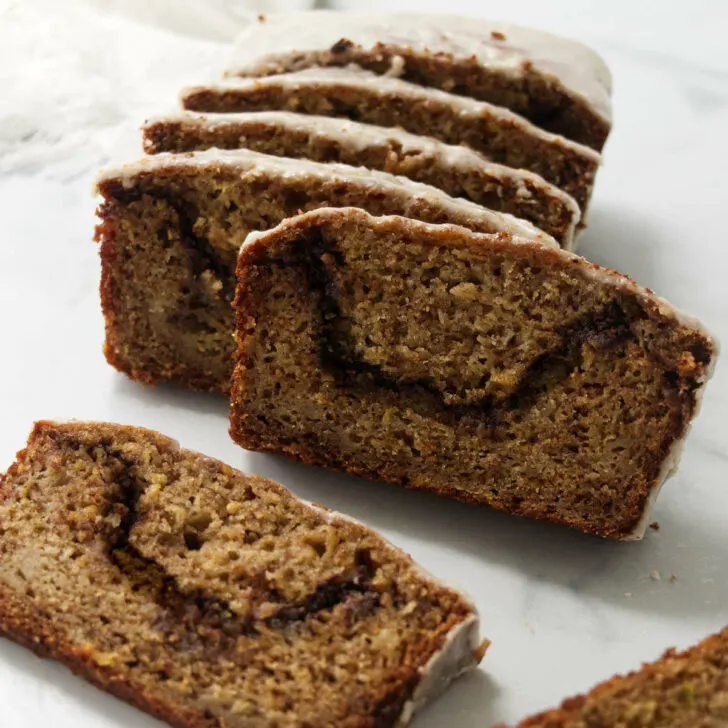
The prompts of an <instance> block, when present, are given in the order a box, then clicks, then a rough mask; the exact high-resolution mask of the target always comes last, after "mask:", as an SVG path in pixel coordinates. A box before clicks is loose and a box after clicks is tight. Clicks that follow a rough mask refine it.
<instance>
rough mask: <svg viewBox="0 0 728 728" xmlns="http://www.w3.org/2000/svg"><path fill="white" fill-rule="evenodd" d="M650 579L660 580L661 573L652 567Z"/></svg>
mask: <svg viewBox="0 0 728 728" xmlns="http://www.w3.org/2000/svg"><path fill="white" fill-rule="evenodd" d="M650 579H652V581H662V575H661V574H660V572H659V571H658V570H657V569H654V570H653V571H651V572H650Z"/></svg>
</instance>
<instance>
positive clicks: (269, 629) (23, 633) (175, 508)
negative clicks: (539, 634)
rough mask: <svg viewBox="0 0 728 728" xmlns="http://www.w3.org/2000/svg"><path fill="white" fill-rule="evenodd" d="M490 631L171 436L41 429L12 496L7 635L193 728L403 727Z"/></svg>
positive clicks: (268, 485)
mask: <svg viewBox="0 0 728 728" xmlns="http://www.w3.org/2000/svg"><path fill="white" fill-rule="evenodd" d="M477 631H478V620H477V615H476V613H475V611H474V609H473V607H472V605H471V604H470V603H469V602H468V601H467V600H466V599H465V598H463V597H462V596H461V595H460V594H458V593H456V592H454V591H452V590H450V589H448V588H446V587H444V586H442V585H441V584H439V583H438V582H436V581H435V580H434V579H433V578H431V577H429V576H428V575H426V574H425V573H424V572H422V571H421V570H420V569H419V568H418V567H417V566H416V565H415V564H414V563H413V562H412V560H411V559H410V558H409V557H408V556H407V555H405V554H404V553H403V552H401V551H400V550H398V549H396V548H395V547H393V546H392V545H391V544H389V543H388V542H387V541H385V540H384V539H383V538H381V537H380V536H378V535H377V534H376V533H374V532H373V531H371V530H369V529H368V528H365V527H364V526H363V525H361V524H358V523H356V522H354V521H351V520H350V519H348V518H344V517H343V516H339V515H337V514H335V513H332V512H330V511H327V510H325V509H322V508H320V507H316V506H312V505H309V504H306V503H304V502H302V501H299V500H298V499H297V498H295V497H294V496H293V495H291V494H290V493H289V492H288V491H286V490H285V489H284V488H283V487H282V486H280V485H278V484H276V483H272V482H270V481H268V480H265V479H263V478H259V477H256V476H248V475H244V474H243V473H240V472H239V471H236V470H233V469H232V468H230V467H228V466H227V465H224V464H223V463H221V462H219V461H217V460H213V459H212V458H208V457H205V456H204V455H200V454H198V453H194V452H190V451H189V450H183V449H181V448H180V447H179V446H178V445H177V443H176V442H174V441H173V440H170V439H169V438H166V437H163V436H162V435H160V434H158V433H155V432H150V431H148V430H142V429H138V428H133V427H124V426H120V425H113V424H106V423H81V422H73V423H67V424H56V423H52V422H40V423H38V424H37V425H36V426H35V429H34V430H33V432H32V434H31V436H30V439H29V441H28V445H27V448H26V449H25V450H23V451H21V452H20V453H18V458H17V461H16V462H15V463H14V464H13V465H12V467H11V468H10V469H9V471H8V472H7V474H6V475H5V476H3V477H2V478H1V479H0V634H3V635H4V636H6V637H9V638H10V639H13V640H15V641H17V642H20V643H21V644H24V645H26V646H28V647H30V648H31V649H32V650H34V651H35V652H37V653H38V654H40V655H41V656H46V657H51V658H53V659H56V660H59V661H61V662H63V663H65V664H66V665H67V666H68V667H70V668H71V669H72V670H74V671H75V672H77V673H78V674H80V675H82V676H84V677H86V678H87V679H88V680H90V681H91V682H93V683H94V684H96V685H97V686H99V687H101V688H103V689H104V690H107V691H109V692H110V693H113V694H115V695H117V696H118V697H120V698H122V699H124V700H127V701H129V702H130V703H133V704H134V705H137V706H138V707H140V708H142V709H143V710H146V711H148V712H149V713H151V714H153V715H155V716H157V717H159V718H162V719H164V720H167V721H169V722H170V723H171V724H172V725H174V726H177V727H178V728H300V727H301V726H310V727H313V726H316V728H319V727H321V728H324V727H326V728H344V727H346V728H379V727H382V728H385V727H387V726H404V725H406V724H407V723H408V722H409V720H410V718H411V717H412V715H413V714H414V712H415V711H416V710H417V709H418V708H419V707H421V706H422V704H424V702H425V701H426V700H427V699H428V698H430V697H432V696H433V695H434V694H436V693H437V692H439V691H440V690H442V689H444V687H445V686H446V685H447V684H448V683H449V682H450V680H452V679H453V678H454V677H456V676H457V675H458V674H459V673H461V672H463V671H464V670H466V669H468V668H470V667H473V666H474V665H475V664H476V663H477V662H478V661H479V659H480V658H481V657H482V653H483V651H484V648H485V644H483V645H481V644H480V643H479V641H478V635H477ZM49 720H52V716H49Z"/></svg>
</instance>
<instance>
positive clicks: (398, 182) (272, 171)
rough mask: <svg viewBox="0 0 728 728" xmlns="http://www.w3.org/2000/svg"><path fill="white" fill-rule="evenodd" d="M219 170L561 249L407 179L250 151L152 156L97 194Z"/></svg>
mask: <svg viewBox="0 0 728 728" xmlns="http://www.w3.org/2000/svg"><path fill="white" fill-rule="evenodd" d="M216 167H217V168H219V167H225V168H232V169H235V170H236V171H237V172H239V173H240V174H244V175H246V176H251V177H254V176H256V175H261V176H270V175H276V176H278V177H281V178H283V179H286V178H290V179H305V180H307V181H312V182H313V183H314V184H315V183H316V180H320V181H321V182H330V181H331V180H340V181H341V182H342V183H347V182H352V183H355V184H357V185H360V186H362V187H373V188H377V189H380V190H383V191H386V192H387V194H390V195H393V196H397V197H401V198H405V197H406V198H416V199H422V200H426V201H428V202H429V203H431V204H433V205H437V206H439V207H442V208H444V209H446V210H448V211H449V212H451V213H453V214H456V215H460V216H461V217H462V218H464V219H468V218H469V219H471V220H473V221H474V222H481V223H484V224H487V225H488V226H489V227H492V229H493V230H494V231H500V232H507V233H511V234H513V235H521V236H524V237H528V238H530V239H532V240H536V241H538V242H540V243H545V244H547V245H550V246H553V247H559V246H558V243H557V242H556V241H555V240H554V239H553V238H552V237H551V236H550V235H547V234H546V233H544V232H543V231H541V230H539V229H538V228H536V227H535V226H533V225H531V223H529V222H528V221H526V220H521V219H519V218H517V217H514V216H513V215H509V214H507V213H500V212H495V211H493V210H487V209H485V208H484V207H481V206H480V205H476V204H475V203H474V202H470V201H468V200H464V199H461V198H454V197H450V196H449V195H446V194H445V193H444V192H442V191H440V190H438V189H436V188H435V187H431V186H430V185H425V184H421V183H419V182H413V181H412V180H410V179H407V178H406V177H400V176H396V175H393V174H388V173H387V172H379V171H376V170H369V169H366V168H365V167H352V166H349V165H347V164H333V163H321V162H313V161H311V160H308V159H292V158H288V157H275V156H272V155H269V154H261V153H260V152H253V151H251V150H249V149H233V150H222V149H208V150H206V151H203V152H186V153H182V154H175V153H162V154H154V155H151V156H148V157H143V158H141V159H140V160H138V161H137V162H134V163H132V164H126V165H123V166H121V167H111V168H108V169H106V170H103V171H102V172H101V173H100V174H99V175H98V177H97V178H96V189H97V191H98V185H99V184H101V183H102V182H106V181H109V180H119V181H120V182H121V183H122V184H123V185H124V186H125V187H131V186H132V185H133V184H134V180H135V178H136V177H137V176H139V175H142V174H148V173H150V172H155V171H159V170H165V171H171V170H173V171H176V170H180V171H183V170H195V171H197V170H200V169H214V168H216Z"/></svg>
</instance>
